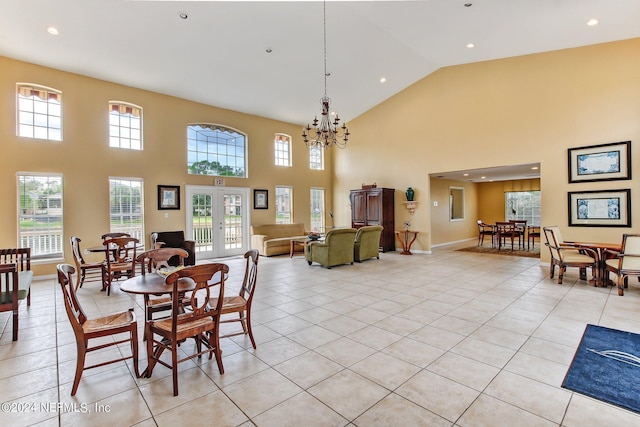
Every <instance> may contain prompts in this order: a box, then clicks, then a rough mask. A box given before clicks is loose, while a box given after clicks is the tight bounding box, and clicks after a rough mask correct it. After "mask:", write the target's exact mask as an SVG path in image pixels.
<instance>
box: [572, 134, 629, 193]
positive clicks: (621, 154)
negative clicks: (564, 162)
mask: <svg viewBox="0 0 640 427" xmlns="http://www.w3.org/2000/svg"><path fill="white" fill-rule="evenodd" d="M623 179H631V141H625V142H613V143H611V144H601V145H591V146H589V147H579V148H569V183H574V182H593V181H613V180H623Z"/></svg>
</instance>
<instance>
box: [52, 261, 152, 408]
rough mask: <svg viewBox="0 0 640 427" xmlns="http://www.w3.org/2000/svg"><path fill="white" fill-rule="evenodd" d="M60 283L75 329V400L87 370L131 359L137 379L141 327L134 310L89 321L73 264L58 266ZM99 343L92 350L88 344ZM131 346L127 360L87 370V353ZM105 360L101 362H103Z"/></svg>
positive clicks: (72, 390) (110, 361)
mask: <svg viewBox="0 0 640 427" xmlns="http://www.w3.org/2000/svg"><path fill="white" fill-rule="evenodd" d="M57 270H58V283H59V284H60V287H61V288H62V299H63V300H64V308H65V310H66V312H67V317H68V318H69V322H71V327H72V328H73V333H74V335H75V337H76V348H77V352H78V355H77V361H76V375H75V377H74V379H73V386H72V387H71V396H75V394H76V391H78V385H79V384H80V378H81V377H82V372H84V371H85V370H87V369H92V368H97V367H99V366H104V365H108V364H111V363H116V362H121V361H124V360H128V359H133V370H134V372H135V375H136V378H139V377H140V373H139V371H138V324H137V322H136V315H135V313H134V312H133V309H129V310H127V311H122V312H118V313H114V314H109V315H107V316H104V317H98V318H94V319H89V318H87V315H86V314H85V312H84V310H82V306H81V305H80V302H79V301H78V298H77V297H76V291H75V287H74V286H73V275H74V274H75V272H76V271H75V269H74V268H73V266H71V265H70V264H58V266H57ZM123 333H126V334H128V337H127V338H124V339H115V340H114V339H110V340H104V339H101V338H103V337H108V336H113V335H118V334H123ZM93 339H97V341H98V342H99V344H96V345H95V346H90V345H89V341H90V340H93ZM126 342H128V343H130V344H131V355H130V356H124V357H120V358H117V359H111V360H108V361H103V362H100V363H96V364H94V365H90V366H85V358H86V356H87V353H90V352H92V351H97V350H102V349H104V348H107V347H111V346H114V345H120V344H123V343H126ZM100 360H102V359H100Z"/></svg>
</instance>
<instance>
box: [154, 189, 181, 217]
mask: <svg viewBox="0 0 640 427" xmlns="http://www.w3.org/2000/svg"><path fill="white" fill-rule="evenodd" d="M158 210H162V211H164V210H180V186H179V185H158Z"/></svg>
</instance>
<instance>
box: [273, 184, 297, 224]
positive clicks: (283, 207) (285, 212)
mask: <svg viewBox="0 0 640 427" xmlns="http://www.w3.org/2000/svg"><path fill="white" fill-rule="evenodd" d="M292 223H293V187H280V186H276V224H292Z"/></svg>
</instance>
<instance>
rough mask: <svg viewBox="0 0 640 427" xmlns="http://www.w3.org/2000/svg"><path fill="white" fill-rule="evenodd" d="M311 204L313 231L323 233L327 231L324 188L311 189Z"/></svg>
mask: <svg viewBox="0 0 640 427" xmlns="http://www.w3.org/2000/svg"><path fill="white" fill-rule="evenodd" d="M309 197H310V199H309V200H310V203H309V212H310V223H311V231H315V232H323V231H324V229H325V222H324V212H325V209H326V208H325V205H324V204H325V191H324V188H320V187H311V189H310V191H309Z"/></svg>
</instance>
